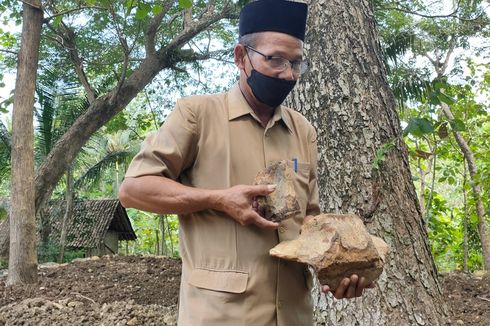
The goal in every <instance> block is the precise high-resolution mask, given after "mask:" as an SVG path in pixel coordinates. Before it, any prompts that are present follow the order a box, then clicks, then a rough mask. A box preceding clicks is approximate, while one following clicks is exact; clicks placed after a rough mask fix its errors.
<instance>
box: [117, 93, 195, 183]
mask: <svg viewBox="0 0 490 326" xmlns="http://www.w3.org/2000/svg"><path fill="white" fill-rule="evenodd" d="M185 104H186V103H185V102H184V101H181V100H179V101H177V104H176V106H175V109H174V110H173V111H172V113H171V114H170V115H169V116H168V118H167V120H166V121H165V123H164V124H163V125H162V126H161V127H160V128H159V129H158V131H157V132H156V133H153V134H150V135H149V136H148V137H147V138H146V139H145V141H144V142H143V144H142V147H141V150H140V151H139V153H138V154H137V155H136V156H135V157H134V158H133V161H132V162H131V164H130V165H129V168H128V170H127V172H126V177H127V178H129V177H140V176H144V175H158V176H164V177H167V178H170V179H173V180H177V179H178V178H179V176H180V174H181V173H182V171H184V170H185V169H187V168H189V167H190V166H191V165H192V163H193V161H194V159H195V157H196V152H197V119H196V114H195V112H193V110H192V108H191V107H190V106H188V105H185Z"/></svg>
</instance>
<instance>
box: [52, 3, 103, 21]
mask: <svg viewBox="0 0 490 326" xmlns="http://www.w3.org/2000/svg"><path fill="white" fill-rule="evenodd" d="M85 9H99V10H107V8H104V7H100V6H81V5H79V6H78V7H77V8H73V9H68V10H65V11H60V12H57V13H55V14H52V15H51V16H49V17H46V18H44V20H43V23H49V21H50V20H51V19H53V18H55V17H58V16H63V15H68V14H71V13H73V12H78V11H82V10H85Z"/></svg>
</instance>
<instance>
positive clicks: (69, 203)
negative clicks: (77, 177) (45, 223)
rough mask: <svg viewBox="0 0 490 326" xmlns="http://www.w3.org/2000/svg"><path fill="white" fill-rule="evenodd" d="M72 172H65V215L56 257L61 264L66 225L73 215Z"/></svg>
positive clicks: (70, 170) (66, 230)
mask: <svg viewBox="0 0 490 326" xmlns="http://www.w3.org/2000/svg"><path fill="white" fill-rule="evenodd" d="M73 190H74V189H73V170H72V168H71V167H70V168H68V170H67V171H66V196H65V201H66V209H65V215H64V216H63V222H62V223H61V234H60V255H59V257H58V262H59V263H60V264H61V263H63V257H64V256H65V245H66V234H67V233H68V225H70V221H71V218H72V215H73Z"/></svg>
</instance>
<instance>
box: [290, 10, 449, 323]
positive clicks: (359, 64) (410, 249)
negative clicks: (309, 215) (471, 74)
mask: <svg viewBox="0 0 490 326" xmlns="http://www.w3.org/2000/svg"><path fill="white" fill-rule="evenodd" d="M380 52H381V51H380V47H379V40H378V36H377V32H376V28H375V21H374V16H373V10H372V7H371V5H370V2H369V1H354V0H313V1H311V4H310V8H309V20H308V30H307V35H306V44H305V55H306V57H307V58H308V60H309V62H310V71H309V72H308V73H307V74H306V75H305V76H304V78H302V79H301V80H300V82H299V83H298V86H297V87H296V88H295V90H294V91H293V93H292V94H291V96H290V98H289V100H288V105H290V106H292V107H295V108H297V109H299V110H300V111H301V112H302V113H303V114H304V115H305V116H306V117H307V118H308V119H309V121H311V122H312V123H313V125H314V126H315V127H316V129H317V133H318V138H317V139H318V144H319V168H318V169H319V171H318V172H319V186H320V198H321V209H322V211H323V212H326V213H357V214H359V215H360V216H361V217H362V218H363V219H364V221H365V223H366V225H367V227H368V229H369V231H370V232H371V233H373V234H376V235H377V236H379V237H381V238H383V239H384V240H385V241H386V242H387V243H388V245H389V246H390V250H391V252H390V254H389V259H388V261H387V263H386V265H385V271H384V272H383V274H382V275H381V277H380V279H379V280H378V282H377V286H376V289H374V290H366V292H365V293H364V295H363V297H362V298H361V299H356V300H342V301H336V300H335V299H333V297H332V296H331V295H328V296H324V295H320V294H319V293H318V292H317V293H316V294H314V296H315V303H316V312H315V319H316V323H317V325H326V324H328V325H330V324H331V325H339V324H340V325H441V324H445V323H446V322H447V311H446V305H445V303H444V300H443V298H442V290H441V287H440V284H439V282H438V279H437V271H436V268H435V265H434V262H433V258H432V256H431V252H430V249H429V245H428V239H427V233H426V229H425V226H424V224H423V219H422V216H421V210H420V206H419V203H418V199H417V194H416V192H415V187H414V185H413V183H412V179H411V173H410V167H409V161H408V152H407V148H406V146H405V144H404V142H403V138H402V131H401V127H400V121H399V118H398V114H397V112H396V102H395V99H394V96H393V94H392V92H391V90H390V89H389V87H388V82H387V80H386V71H385V69H384V67H383V63H382V59H381V55H380ZM390 142H394V144H395V145H394V146H393V147H392V148H391V149H390V150H388V151H387V152H386V154H385V159H384V160H383V162H382V163H381V165H380V167H379V168H378V169H376V168H375V167H374V165H373V162H374V160H375V157H376V152H377V151H378V150H379V149H380V148H381V147H382V145H385V144H388V143H390Z"/></svg>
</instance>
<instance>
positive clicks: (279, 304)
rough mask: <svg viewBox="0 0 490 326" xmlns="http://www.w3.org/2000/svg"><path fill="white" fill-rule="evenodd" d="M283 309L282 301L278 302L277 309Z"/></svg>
mask: <svg viewBox="0 0 490 326" xmlns="http://www.w3.org/2000/svg"><path fill="white" fill-rule="evenodd" d="M281 308H282V301H277V309H281Z"/></svg>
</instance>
